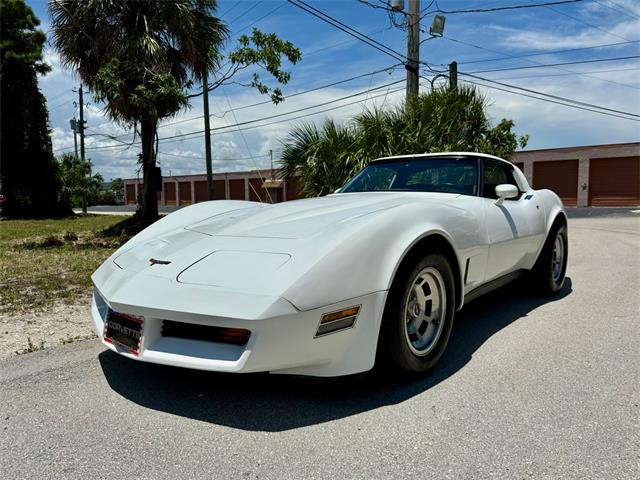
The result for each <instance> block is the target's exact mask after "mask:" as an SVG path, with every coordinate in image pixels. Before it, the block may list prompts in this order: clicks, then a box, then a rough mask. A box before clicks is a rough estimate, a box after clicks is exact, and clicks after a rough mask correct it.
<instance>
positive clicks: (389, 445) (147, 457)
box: [0, 217, 640, 480]
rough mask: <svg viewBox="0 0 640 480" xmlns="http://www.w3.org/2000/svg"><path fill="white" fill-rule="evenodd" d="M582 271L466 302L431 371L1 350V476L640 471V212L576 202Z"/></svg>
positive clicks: (574, 259) (576, 252) (572, 269)
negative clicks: (557, 290)
mask: <svg viewBox="0 0 640 480" xmlns="http://www.w3.org/2000/svg"><path fill="white" fill-rule="evenodd" d="M569 235H570V254H571V257H570V264H569V269H568V279H567V283H566V288H565V289H564V291H563V292H562V294H561V295H560V296H559V297H557V298H555V299H553V300H545V299H539V298H533V297H530V296H528V295H527V294H526V292H525V291H524V288H523V287H522V286H521V285H515V286H512V287H507V289H503V290H501V291H499V292H495V293H494V294H492V295H491V296H489V297H486V298H484V299H481V300H478V301H476V302H474V303H472V304H470V305H469V306H468V307H467V308H465V310H463V311H462V312H459V315H458V317H457V322H456V324H455V327H454V333H453V336H452V339H451V343H450V346H449V349H448V351H447V353H446V354H445V356H444V357H443V359H442V361H441V363H440V364H439V366H438V367H436V369H435V370H434V371H433V372H432V373H431V374H429V375H427V376H424V377H422V378H419V379H414V380H411V381H409V380H392V379H388V378H386V379H385V378H380V377H379V376H370V377H364V378H355V379H354V378H349V379H344V380H341V381H330V382H328V381H324V380H312V379H304V378H289V377H277V376H269V375H251V376H230V375H221V374H211V373H206V372H194V371H187V370H181V369H175V368H168V367H160V366H154V365H145V364H140V363H136V362H133V361H130V360H127V359H124V358H121V357H119V356H116V355H115V354H113V353H111V352H108V351H104V350H103V349H102V348H101V347H100V346H99V345H98V344H97V341H85V342H80V343H76V344H71V345H68V346H65V347H59V348H57V349H52V350H45V351H42V352H36V353H33V354H29V355H25V356H21V357H14V358H12V359H10V360H8V361H4V362H2V363H0V425H1V427H0V428H1V435H0V477H1V478H4V479H7V480H8V479H14V478H16V479H18V478H19V479H25V478H83V479H85V478H137V479H157V478H190V479H191V478H207V479H211V478H224V479H231V478H261V479H262V478H270V479H271V478H272V479H288V478H292V479H302V478H316V479H317V478H363V479H364V478H438V479H440V478H452V479H460V478H473V479H479V478H489V477H497V478H514V479H528V478H535V479H540V478H549V479H558V478H576V479H585V478H590V479H605V478H606V479H609V478H611V479H627V478H628V479H632V478H633V479H637V478H640V421H639V419H640V407H639V403H640V346H639V345H640V325H639V321H640V297H639V293H638V292H640V218H637V217H636V218H633V217H612V218H584V219H573V220H570V229H569Z"/></svg>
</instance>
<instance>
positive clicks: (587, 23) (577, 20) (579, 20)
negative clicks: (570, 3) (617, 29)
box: [546, 7, 629, 41]
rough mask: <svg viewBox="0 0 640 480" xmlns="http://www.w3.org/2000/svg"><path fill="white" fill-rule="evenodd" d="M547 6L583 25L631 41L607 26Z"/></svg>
mask: <svg viewBox="0 0 640 480" xmlns="http://www.w3.org/2000/svg"><path fill="white" fill-rule="evenodd" d="M546 8H548V9H549V10H551V11H552V12H556V13H557V14H559V15H563V16H565V17H567V18H570V19H571V20H574V21H576V22H578V23H582V24H583V25H586V26H588V27H591V28H595V29H596V30H600V31H601V32H604V33H606V34H607V35H611V36H613V37H617V38H621V39H622V40H628V41H629V39H628V38H627V37H623V36H622V35H618V34H617V33H612V32H610V31H609V30H607V29H606V28H602V27H600V26H598V25H594V24H592V23H589V22H585V21H584V20H581V19H579V18H578V17H574V16H573V15H569V14H568V13H564V12H563V11H561V10H558V9H556V8H552V7H546Z"/></svg>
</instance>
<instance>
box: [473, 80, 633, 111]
mask: <svg viewBox="0 0 640 480" xmlns="http://www.w3.org/2000/svg"><path fill="white" fill-rule="evenodd" d="M461 81H463V82H466V83H470V84H472V85H477V86H479V87H485V88H491V89H493V90H500V91H502V92H507V93H511V94H514V95H520V96H523V97H529V98H533V99H535V100H541V101H543V102H548V103H555V104H557V105H563V106H565V107H571V108H577V109H578V110H585V111H587V112H595V113H599V114H601V115H608V116H610V117H617V118H624V119H625V120H632V121H637V120H635V119H633V118H629V117H623V116H622V115H616V114H615V113H607V112H603V111H600V110H593V109H591V108H585V107H580V106H578V105H572V104H570V103H562V102H557V101H555V100H551V99H548V98H542V97H536V96H534V95H528V94H526V93H522V92H514V91H513V90H507V89H506V88H500V87H496V86H494V85H486V84H483V83H478V82H474V81H472V80H464V79H461Z"/></svg>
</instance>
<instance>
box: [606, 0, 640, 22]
mask: <svg viewBox="0 0 640 480" xmlns="http://www.w3.org/2000/svg"><path fill="white" fill-rule="evenodd" d="M605 1H606V2H607V3H610V4H612V5H615V6H616V7H618V9H619V10H620V11H621V12H622V13H624V14H625V15H628V16H629V17H631V18H637V19H640V17H638V16H637V15H634V14H633V13H631V12H630V11H629V10H627V8H626V7H625V6H624V5H620V4H619V3H618V2H614V1H613V0H605Z"/></svg>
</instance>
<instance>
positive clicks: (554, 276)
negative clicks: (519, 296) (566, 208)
mask: <svg viewBox="0 0 640 480" xmlns="http://www.w3.org/2000/svg"><path fill="white" fill-rule="evenodd" d="M556 240H557V241H558V242H561V248H562V259H561V261H560V263H558V259H557V256H556V252H557V250H558V246H557V244H556ZM568 257H569V242H568V237H567V226H566V224H565V223H564V222H561V221H559V222H557V223H556V224H554V226H553V227H552V228H551V230H550V231H549V235H548V236H547V240H546V241H545V243H544V247H543V248H542V251H541V252H540V255H539V256H538V260H537V261H536V264H535V265H534V267H533V269H532V271H531V280H532V284H533V287H534V289H535V290H536V291H537V292H538V293H539V294H541V295H555V294H557V293H558V292H560V290H562V287H563V285H564V280H565V274H566V272H567V259H568ZM556 264H558V269H557V270H556Z"/></svg>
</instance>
